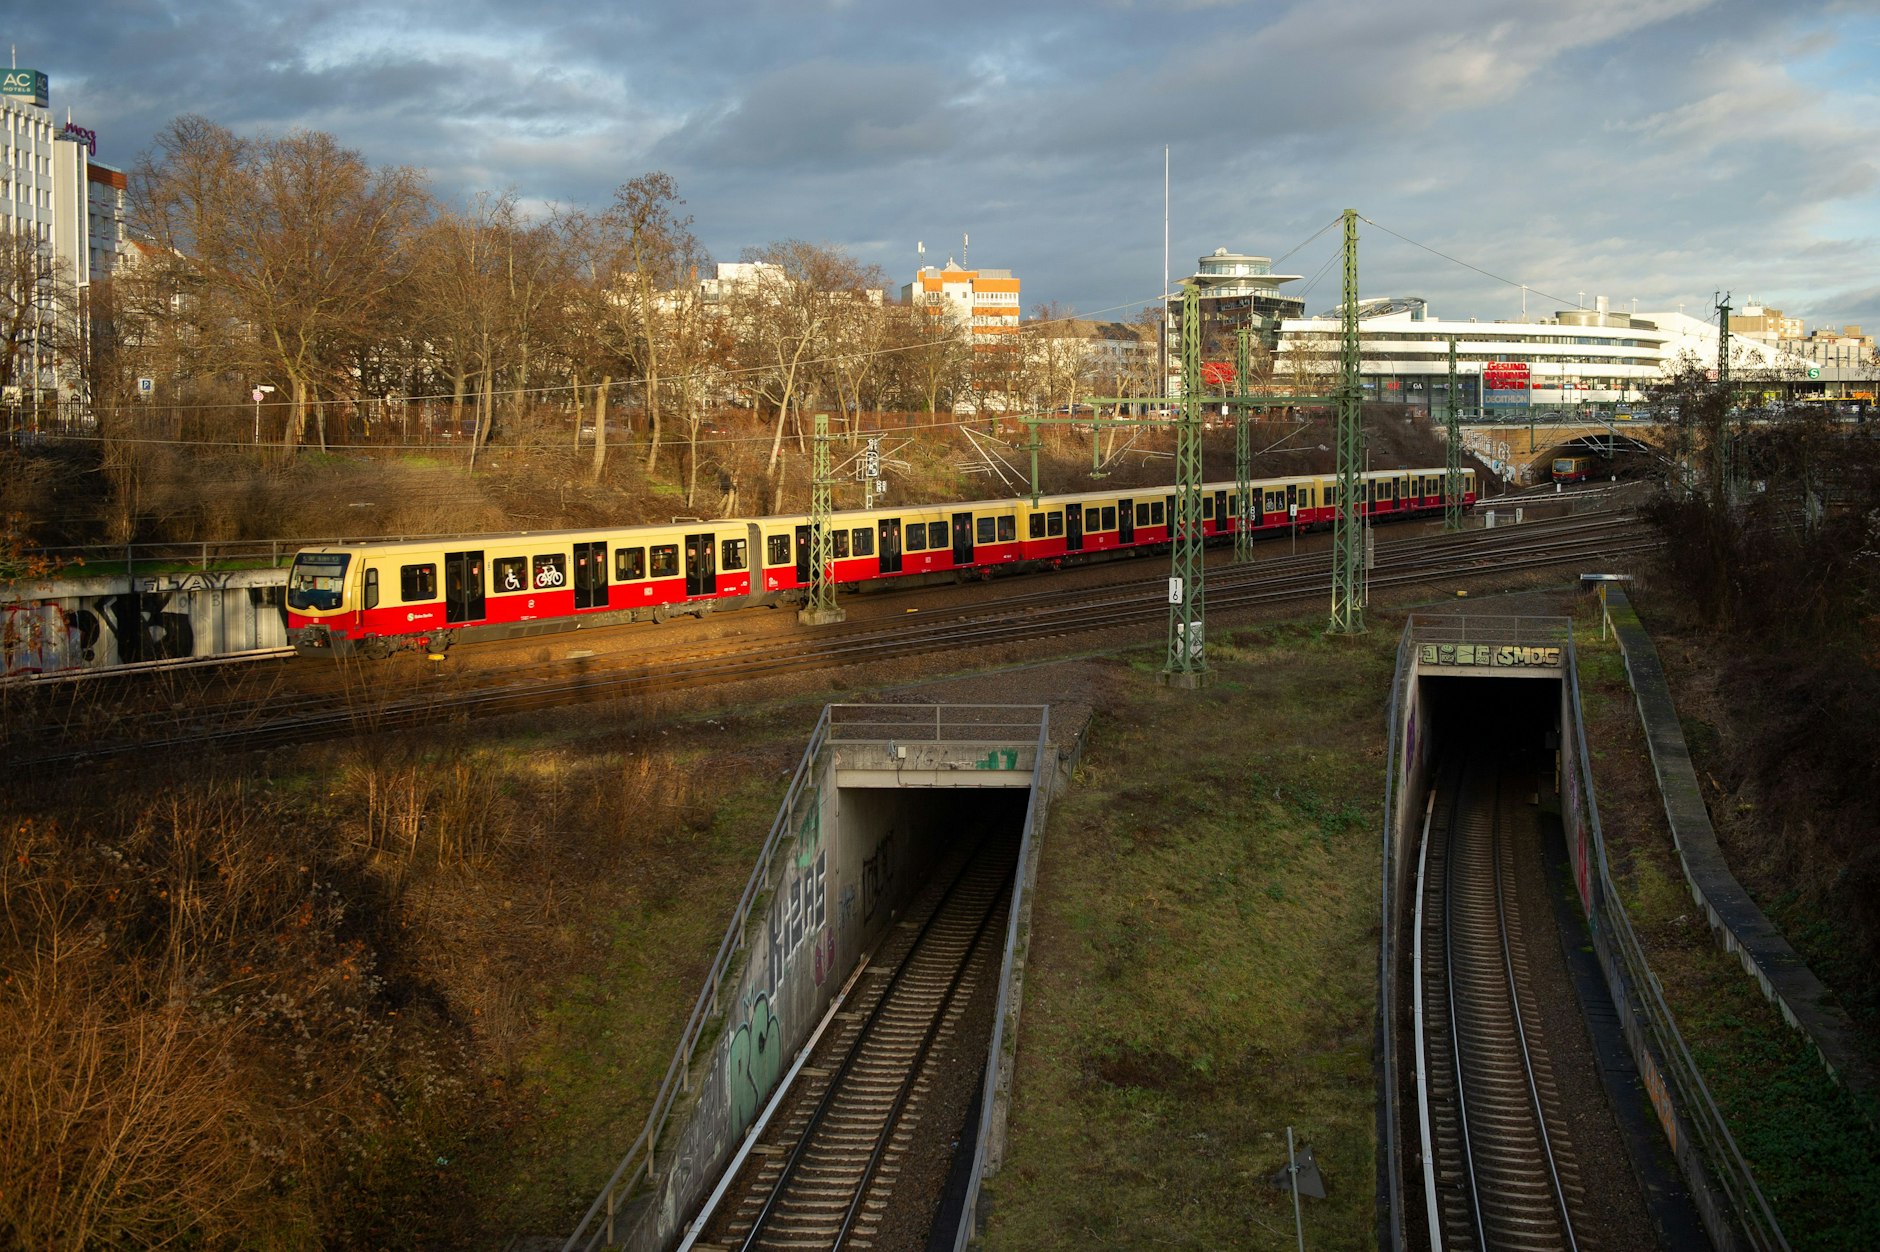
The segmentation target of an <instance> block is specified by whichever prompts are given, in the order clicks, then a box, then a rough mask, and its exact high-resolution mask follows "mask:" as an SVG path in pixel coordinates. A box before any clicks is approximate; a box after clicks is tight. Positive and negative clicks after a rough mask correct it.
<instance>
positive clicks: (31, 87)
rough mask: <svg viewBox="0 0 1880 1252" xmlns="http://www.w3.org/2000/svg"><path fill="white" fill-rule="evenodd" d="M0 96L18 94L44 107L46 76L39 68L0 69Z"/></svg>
mask: <svg viewBox="0 0 1880 1252" xmlns="http://www.w3.org/2000/svg"><path fill="white" fill-rule="evenodd" d="M0 96H18V97H20V98H21V99H25V100H31V101H32V102H33V103H34V104H36V105H38V106H39V107H40V108H42V109H43V108H45V107H46V76H45V75H44V74H43V73H41V72H40V71H39V70H0Z"/></svg>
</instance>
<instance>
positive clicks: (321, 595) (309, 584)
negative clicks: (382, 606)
mask: <svg viewBox="0 0 1880 1252" xmlns="http://www.w3.org/2000/svg"><path fill="white" fill-rule="evenodd" d="M351 561H352V557H351V556H350V555H349V554H347V553H344V552H303V553H301V554H300V555H299V556H297V557H295V558H294V570H293V573H291V574H289V575H288V577H287V607H289V608H292V609H336V608H338V607H339V600H340V593H341V590H342V589H343V588H344V587H345V585H346V566H347V565H348V564H349V563H350V562H351ZM366 607H367V608H370V607H372V606H371V605H367V606H366Z"/></svg>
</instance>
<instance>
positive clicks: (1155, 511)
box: [1149, 500, 1163, 526]
mask: <svg viewBox="0 0 1880 1252" xmlns="http://www.w3.org/2000/svg"><path fill="white" fill-rule="evenodd" d="M1162 521H1163V515H1162V502H1161V501H1160V500H1154V501H1151V502H1150V504H1149V524H1150V525H1151V526H1160V525H1161V524H1162Z"/></svg>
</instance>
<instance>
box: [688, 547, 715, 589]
mask: <svg viewBox="0 0 1880 1252" xmlns="http://www.w3.org/2000/svg"><path fill="white" fill-rule="evenodd" d="M717 590H718V544H717V541H716V540H715V539H714V538H713V536H711V535H710V534H703V535H687V536H686V537H685V594H686V595H687V596H709V595H711V594H712V593H714V592H716V591H717Z"/></svg>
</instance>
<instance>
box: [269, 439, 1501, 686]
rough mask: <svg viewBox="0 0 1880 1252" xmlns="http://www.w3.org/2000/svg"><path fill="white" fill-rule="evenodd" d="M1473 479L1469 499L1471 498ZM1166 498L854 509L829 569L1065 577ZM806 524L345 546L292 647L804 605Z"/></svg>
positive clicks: (881, 578) (1226, 512)
mask: <svg viewBox="0 0 1880 1252" xmlns="http://www.w3.org/2000/svg"><path fill="white" fill-rule="evenodd" d="M1444 474H1445V471H1443V470H1441V469H1401V470H1374V471H1371V472H1370V473H1367V474H1365V475H1364V484H1365V489H1364V500H1363V501H1362V502H1361V507H1362V509H1363V511H1364V512H1365V514H1367V515H1368V516H1370V517H1373V518H1375V519H1377V520H1380V521H1382V520H1386V519H1392V518H1401V517H1411V516H1416V515H1420V514H1429V513H1433V512H1437V511H1440V510H1441V509H1442V508H1443V494H1442V493H1443V478H1444ZM1336 490H1337V479H1336V477H1335V476H1332V475H1307V476H1304V477H1296V478H1277V479H1269V480H1265V481H1261V482H1256V483H1254V484H1253V509H1252V513H1253V516H1252V518H1251V519H1250V522H1251V529H1252V530H1253V531H1254V532H1255V533H1256V534H1261V533H1266V534H1280V533H1285V531H1286V530H1287V529H1288V528H1289V527H1291V526H1297V527H1301V528H1304V527H1311V526H1325V525H1329V524H1330V523H1331V521H1332V514H1333V510H1334V508H1335V506H1336V502H1337V497H1336ZM1475 491H1476V487H1475V474H1474V471H1472V470H1465V471H1464V472H1463V504H1464V506H1465V507H1471V506H1473V505H1474V503H1475ZM1234 509H1235V490H1234V485H1233V484H1232V483H1210V484H1208V485H1207V486H1206V487H1205V488H1204V493H1203V497H1202V528H1203V532H1204V534H1205V535H1206V536H1207V537H1208V538H1210V539H1213V538H1225V537H1228V536H1231V535H1232V534H1233V531H1234V522H1235V512H1234ZM1174 514H1175V496H1174V492H1173V489H1171V488H1151V487H1143V488H1134V489H1116V490H1111V491H1098V492H1084V493H1080V494H1074V495H1053V496H1040V497H1039V499H1038V502H1037V503H1036V504H1033V503H1032V502H1031V500H1030V498H1029V497H1020V498H1018V499H1010V500H982V501H976V502H972V503H964V504H934V505H921V506H917V507H907V508H894V509H871V510H866V511H864V510H859V509H858V510H849V511H844V512H838V513H835V514H833V515H832V516H831V518H830V522H829V538H830V541H831V550H832V552H833V560H832V566H831V571H830V576H831V578H832V580H833V581H835V582H837V583H839V584H854V585H857V586H867V585H880V584H885V583H889V582H892V581H894V580H901V579H906V580H909V581H911V582H920V581H931V580H935V579H937V578H947V579H954V578H960V577H977V576H983V575H986V574H989V573H994V572H1004V571H1012V572H1016V571H1020V570H1025V569H1036V568H1054V567H1057V566H1060V565H1064V564H1067V563H1071V562H1077V561H1086V560H1098V559H1103V558H1105V557H1108V556H1112V555H1119V554H1129V553H1135V552H1147V551H1153V550H1156V549H1164V550H1165V549H1166V547H1167V545H1168V543H1169V541H1170V538H1171V535H1170V531H1171V528H1172V525H1173V522H1174ZM810 527H811V519H810V518H809V517H808V516H807V515H797V516H793V517H759V518H728V517H727V518H716V519H713V520H711V521H692V522H674V523H672V524H670V525H664V526H620V527H610V528H606V529H599V530H564V531H543V532H537V533H528V532H523V533H518V534H502V535H480V536H476V537H474V538H458V539H415V540H408V541H393V542H372V543H354V544H334V545H331V546H327V547H320V548H308V549H305V550H303V551H302V552H300V553H298V554H297V555H296V556H295V557H294V565H293V569H292V571H291V572H290V573H289V575H288V581H287V637H288V639H289V641H290V642H291V643H292V644H293V645H294V647H295V648H296V649H297V650H298V651H299V652H300V653H302V654H303V655H319V654H322V653H331V654H336V655H345V654H347V653H351V652H363V653H365V654H367V655H375V656H376V655H386V654H389V653H391V652H392V651H394V650H397V649H399V648H413V647H424V648H430V649H433V650H436V649H440V648H444V647H448V646H449V645H450V643H451V642H453V641H455V640H459V639H462V640H472V639H502V638H516V637H521V636H527V635H536V634H547V633H550V632H554V631H565V630H579V629H582V628H584V627H593V626H601V625H614V624H618V623H622V622H629V621H641V620H648V619H650V620H652V621H664V620H666V618H667V617H669V616H672V615H674V614H680V613H693V614H699V615H703V614H704V613H706V612H708V611H710V610H712V609H715V608H744V607H748V606H752V605H780V604H792V603H798V602H800V601H802V600H803V598H804V596H805V592H806V589H807V588H808V587H809V585H810V583H811V578H810V552H811V541H812V535H811V531H810Z"/></svg>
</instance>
